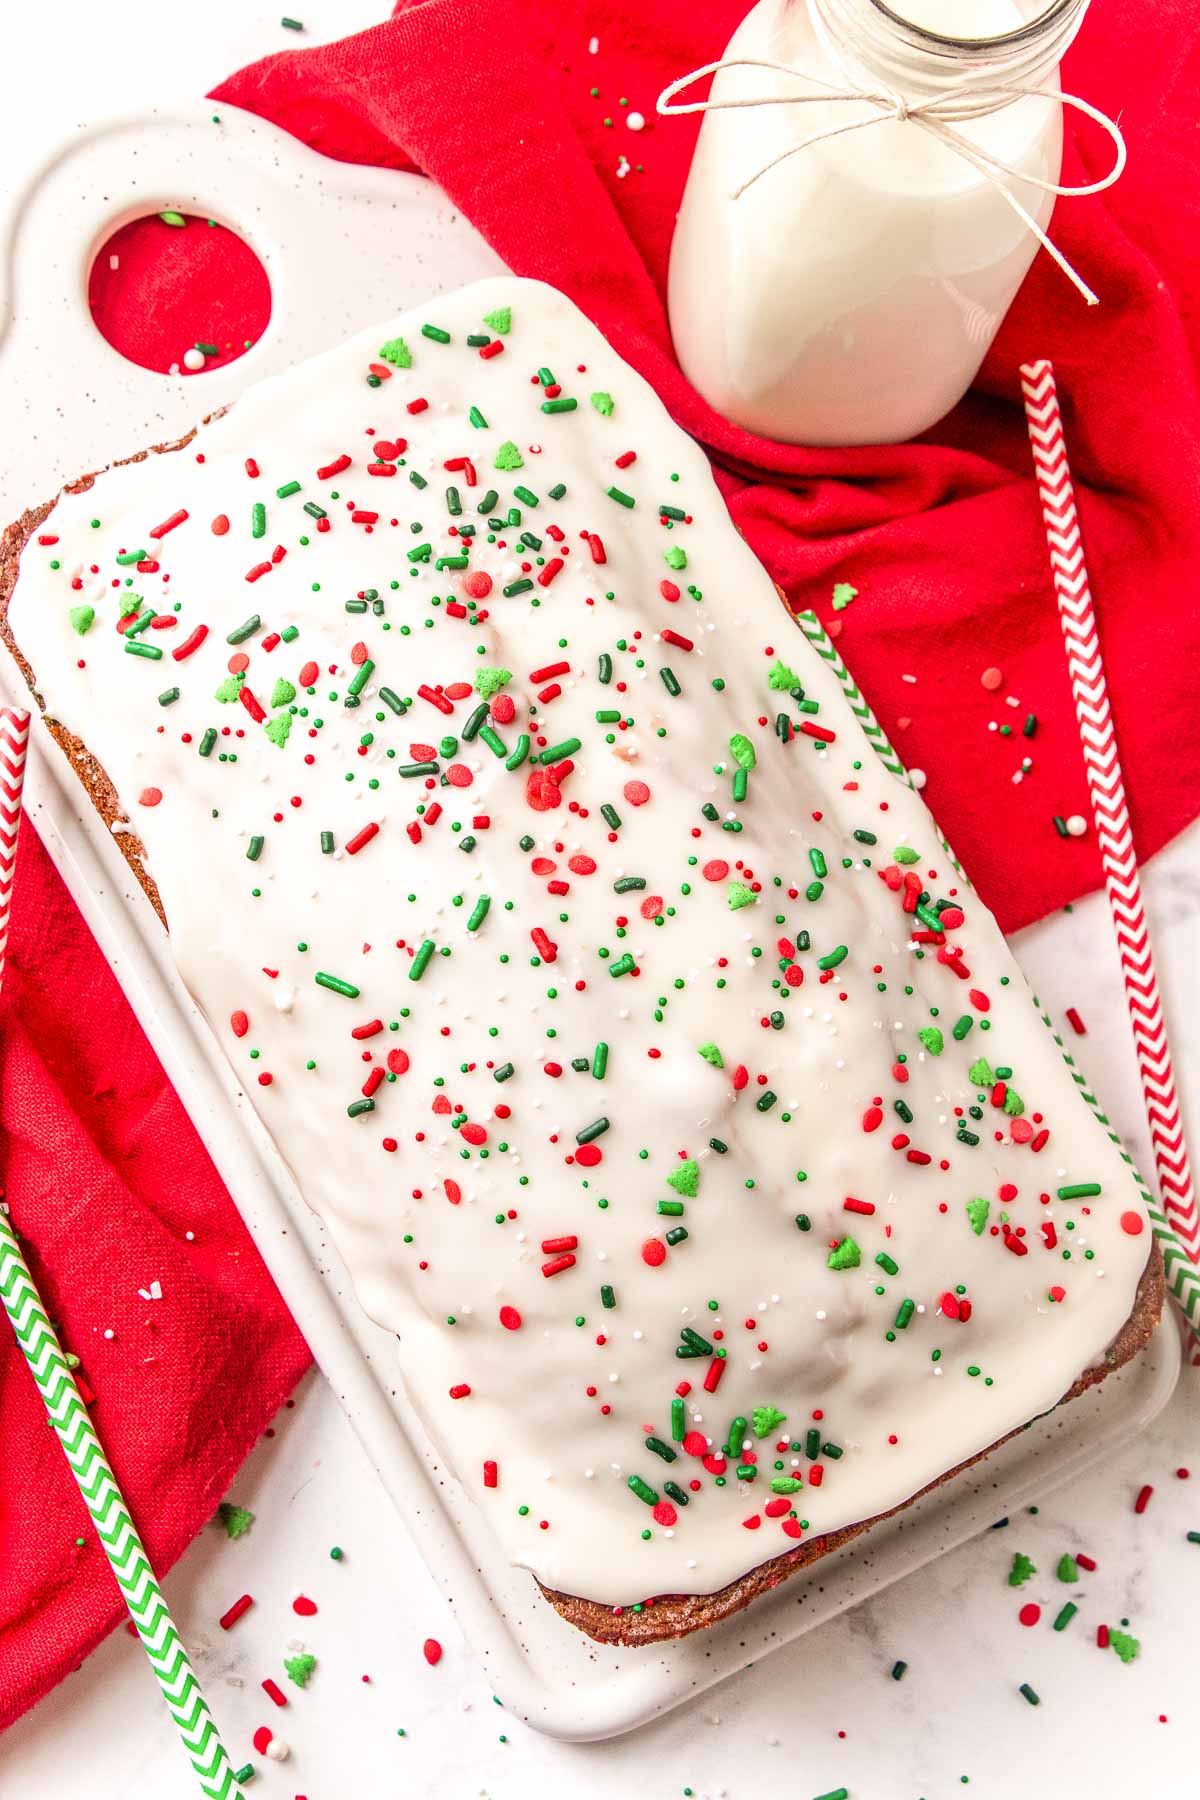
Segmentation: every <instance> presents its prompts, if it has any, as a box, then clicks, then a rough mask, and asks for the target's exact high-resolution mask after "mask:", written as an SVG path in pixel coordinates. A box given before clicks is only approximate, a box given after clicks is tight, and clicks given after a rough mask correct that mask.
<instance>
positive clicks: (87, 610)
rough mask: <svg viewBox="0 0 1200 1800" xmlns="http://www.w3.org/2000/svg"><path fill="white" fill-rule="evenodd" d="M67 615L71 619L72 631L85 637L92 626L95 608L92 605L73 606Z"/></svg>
mask: <svg viewBox="0 0 1200 1800" xmlns="http://www.w3.org/2000/svg"><path fill="white" fill-rule="evenodd" d="M67 617H68V618H69V619H70V621H71V629H72V631H77V632H78V633H79V635H80V637H85V636H86V635H87V633H88V632H89V631H90V630H91V628H92V622H93V620H94V619H95V617H96V609H95V607H94V606H73V607H72V608H71V610H70V612H69V613H68V615H67Z"/></svg>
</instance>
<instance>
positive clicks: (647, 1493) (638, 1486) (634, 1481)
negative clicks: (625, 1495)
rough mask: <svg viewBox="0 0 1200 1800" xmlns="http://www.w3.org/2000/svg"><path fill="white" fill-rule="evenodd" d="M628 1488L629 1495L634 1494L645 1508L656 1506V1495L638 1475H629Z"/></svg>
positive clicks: (648, 1484)
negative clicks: (643, 1502) (644, 1503)
mask: <svg viewBox="0 0 1200 1800" xmlns="http://www.w3.org/2000/svg"><path fill="white" fill-rule="evenodd" d="M628 1486H629V1491H630V1493H633V1494H636V1495H637V1497H638V1499H639V1500H644V1501H645V1502H646V1505H647V1506H657V1505H658V1495H657V1494H656V1493H655V1491H654V1489H653V1488H652V1487H651V1486H650V1483H649V1482H648V1481H643V1480H642V1478H641V1476H640V1475H631V1476H630V1477H629V1482H628Z"/></svg>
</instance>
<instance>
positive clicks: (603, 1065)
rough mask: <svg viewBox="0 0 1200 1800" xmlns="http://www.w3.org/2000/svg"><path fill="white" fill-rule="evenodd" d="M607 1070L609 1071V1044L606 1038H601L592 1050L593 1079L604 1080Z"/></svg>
mask: <svg viewBox="0 0 1200 1800" xmlns="http://www.w3.org/2000/svg"><path fill="white" fill-rule="evenodd" d="M607 1071H608V1045H607V1044H606V1043H605V1042H604V1040H603V1038H602V1039H601V1040H600V1042H599V1043H598V1044H597V1045H596V1048H595V1049H594V1050H593V1051H592V1078H593V1080H595V1081H603V1080H604V1077H605V1074H606V1073H607Z"/></svg>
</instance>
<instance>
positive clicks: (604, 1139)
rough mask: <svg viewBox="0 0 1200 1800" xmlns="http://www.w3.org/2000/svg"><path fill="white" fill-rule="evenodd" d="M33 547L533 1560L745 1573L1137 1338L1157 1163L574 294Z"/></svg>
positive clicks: (436, 316)
mask: <svg viewBox="0 0 1200 1800" xmlns="http://www.w3.org/2000/svg"><path fill="white" fill-rule="evenodd" d="M197 391H198V392H199V391H200V390H197ZM43 536H45V537H50V538H53V539H54V540H55V541H54V542H52V543H42V542H40V541H39V542H31V544H30V546H29V547H28V549H27V550H26V552H25V555H24V557H23V560H22V565H21V574H20V579H19V581H18V583H17V587H16V591H15V595H14V600H13V606H12V611H11V621H12V626H13V630H14V633H15V636H16V638H17V641H18V642H19V643H20V645H21V646H22V648H23V650H24V651H25V653H26V654H27V656H28V657H29V660H30V663H31V665H32V667H33V668H34V670H35V672H36V677H37V682H38V686H39V688H40V690H41V692H42V693H43V695H44V697H45V699H46V702H47V706H48V709H49V712H50V713H51V715H52V716H54V717H55V718H57V719H59V720H61V721H62V722H63V723H64V724H65V725H67V726H68V727H69V728H70V729H71V730H73V731H75V732H77V733H78V734H79V736H80V737H81V738H82V739H83V740H84V741H85V742H86V744H87V745H88V746H89V748H90V749H91V750H92V751H93V752H94V753H95V755H96V756H97V757H98V758H99V759H100V761H101V763H102V764H103V765H104V767H105V768H106V769H107V770H108V772H109V773H110V775H111V776H112V778H113V780H114V782H115V783H116V786H117V789H118V791H119V793H120V795H121V797H122V801H123V804H124V805H125V807H126V808H127V810H128V814H129V818H130V820H131V822H132V826H133V828H134V830H135V831H136V832H137V834H138V836H139V838H140V839H141V841H142V843H143V844H144V845H145V849H146V853H147V862H148V866H149V868H150V870H151V872H152V873H153V875H154V877H155V879H156V881H157V883H158V886H159V889H160V892H161V895H162V899H163V903H164V906H165V910H166V914H167V918H168V922H169V927H170V940H171V945H172V947H173V950H174V953H175V955H176V957H177V959H178V962H179V966H180V969H181V971H182V973H183V976H184V978H185V980H186V981H187V984H188V986H189V988H190V989H191V991H192V992H193V993H194V994H195V996H196V999H197V1001H198V1003H199V1004H200V1006H201V1008H202V1009H203V1011H204V1013H205V1014H206V1016H207V1018H208V1019H209V1021H210V1023H211V1025H212V1028H213V1031H214V1032H215V1034H216V1035H217V1037H218V1039H219V1041H220V1043H221V1045H222V1047H223V1048H224V1050H225V1051H226V1053H227V1054H228V1056H229V1057H230V1059H231V1061H232V1063H233V1066H234V1068H235V1069H236V1070H237V1072H238V1074H239V1076H240V1077H241V1079H242V1080H243V1081H244V1083H245V1085H246V1092H247V1094H248V1095H249V1097H250V1099H251V1100H252V1102H253V1104H254V1106H255V1108H256V1110H257V1111H258V1113H259V1114H260V1115H261V1117H262V1119H263V1121H264V1122H265V1124H266V1126H267V1128H268V1130H269V1132H270V1133H271V1135H272V1136H273V1138H274V1140H275V1142H276V1143H277V1145H278V1146H279V1149H280V1151H281V1153H282V1155H283V1156H284V1157H285V1158H286V1160H287V1162H288V1164H289V1165H290V1167H291V1169H292V1170H293V1172H294V1174H295V1176H296V1178H297V1181H298V1183H299V1185H300V1187H301V1189H302V1191H303V1193H304V1195H305V1197H306V1199H307V1200H308V1202H309V1203H310V1204H311V1205H312V1206H313V1207H314V1208H315V1209H316V1210H317V1211H318V1212H319V1213H320V1214H321V1216H322V1217H323V1218H324V1219H325V1220H326V1221H327V1222H328V1224H329V1227H330V1230H331V1232H332V1234H333V1237H334V1239H335V1240H336V1243H337V1246H338V1248H339V1250H340V1251H341V1253H342V1255H343V1256H344V1257H345V1259H346V1263H347V1265H348V1267H349V1270H350V1272H351V1275H352V1277H353V1279H354V1283H355V1286H356V1289H357V1293H358V1296H359V1298H360V1300H361V1302H362V1304H363V1306H364V1307H365V1308H366V1309H367V1310H368V1312H369V1313H370V1314H371V1315H372V1316H373V1317H374V1318H376V1319H377V1320H379V1321H380V1322H381V1323H382V1324H383V1325H385V1326H387V1327H389V1328H390V1329H392V1330H394V1331H395V1332H396V1333H397V1335H398V1337H399V1340H400V1342H399V1346H398V1350H397V1368H398V1370H399V1372H400V1373H401V1374H402V1376H403V1379H404V1381H405V1382H406V1384H407V1385H408V1388H409V1390H410V1392H411V1393H412V1395H413V1396H414V1398H415V1400H416V1402H417V1404H418V1405H419V1407H420V1410H421V1412H422V1414H423V1416H424V1418H425V1419H426V1420H427V1422H428V1426H429V1429H430V1432H431V1434H432V1437H433V1439H434V1441H435V1443H436V1446H437V1448H438V1451H439V1454H440V1455H441V1457H442V1458H443V1460H444V1461H445V1463H446V1464H448V1465H449V1467H450V1468H451V1469H452V1470H453V1471H454V1472H455V1474H456V1475H457V1477H458V1479H459V1480H460V1481H461V1482H462V1484H463V1485H464V1487H465V1489H466V1490H467V1491H468V1492H469V1493H470V1494H471V1495H472V1496H473V1497H474V1499H475V1500H476V1502H477V1503H478V1505H479V1506H480V1507H481V1508H482V1509H484V1511H485V1513H486V1515H487V1517H488V1518H489V1520H490V1521H491V1524H492V1526H493V1527H494V1529H495V1532H496V1535H497V1537H498V1538H499V1540H500V1541H501V1543H502V1544H503V1546H504V1550H505V1553H506V1554H507V1555H508V1556H510V1557H511V1558H512V1559H513V1560H515V1561H517V1562H520V1563H524V1564H526V1565H528V1566H529V1567H530V1568H532V1569H534V1570H535V1571H536V1572H537V1573H538V1575H539V1576H541V1577H542V1579H543V1580H545V1581H546V1582H547V1583H548V1584H549V1585H551V1586H553V1587H555V1588H560V1589H564V1590H566V1591H567V1592H571V1593H576V1594H581V1595H585V1596H588V1597H589V1598H593V1599H597V1600H601V1601H603V1602H606V1603H613V1604H623V1605H629V1604H631V1603H634V1602H636V1601H638V1600H639V1599H641V1598H642V1597H644V1596H649V1595H654V1594H661V1593H674V1592H683V1593H698V1592H710V1591H713V1590H715V1589H716V1588H718V1587H720V1586H722V1585H724V1584H725V1583H727V1582H729V1581H731V1580H733V1579H734V1578H736V1577H737V1576H739V1575H741V1574H743V1573H744V1572H745V1571H747V1570H748V1569H750V1568H752V1567H754V1566H756V1565H757V1564H759V1563H761V1562H763V1561H765V1560H766V1559H767V1558H769V1557H771V1556H773V1555H776V1554H778V1553H779V1552H781V1551H784V1550H787V1549H788V1548H790V1547H791V1546H792V1545H793V1544H795V1543H796V1542H797V1541H801V1542H803V1541H807V1540H809V1539H811V1538H812V1537H813V1536H815V1535H818V1534H821V1533H824V1532H827V1531H830V1530H833V1529H836V1528H838V1527H841V1526H844V1525H847V1524H850V1523H853V1522H856V1521H858V1520H860V1519H863V1518H867V1517H870V1516H872V1515H874V1514H876V1513H878V1512H880V1511H883V1510H885V1509H886V1508H888V1507H890V1506H893V1505H895V1504H897V1503H899V1502H901V1501H903V1500H905V1499H906V1498H908V1497H909V1496H911V1495H912V1494H913V1493H914V1492H915V1491H917V1490H918V1489H919V1488H920V1487H922V1486H923V1485H924V1484H925V1483H927V1482H929V1481H930V1480H932V1479H934V1478H935V1477H937V1476H938V1475H940V1474H942V1473H944V1472H945V1471H946V1470H948V1469H950V1468H952V1467H954V1466H955V1465H957V1464H958V1463H960V1462H962V1461H963V1460H964V1459H965V1458H967V1457H969V1456H971V1455H972V1454H973V1453H975V1452H977V1451H979V1450H981V1449H982V1448H984V1447H985V1446H987V1445H989V1444H991V1443H993V1442H994V1441H995V1440H996V1439H998V1438H1000V1437H1001V1436H1003V1434H1004V1433H1005V1432H1007V1431H1009V1430H1011V1429H1012V1428H1014V1427H1016V1426H1018V1425H1020V1424H1022V1423H1024V1422H1025V1421H1026V1420H1028V1419H1030V1418H1032V1417H1033V1416H1034V1415H1036V1414H1037V1413H1039V1412H1042V1411H1044V1410H1045V1409H1046V1408H1048V1407H1050V1406H1052V1405H1053V1404H1054V1403H1055V1401H1057V1400H1058V1399H1059V1397H1060V1396H1061V1395H1062V1394H1063V1393H1064V1392H1065V1391H1066V1389H1068V1388H1069V1387H1070V1386H1071V1384H1072V1383H1073V1382H1074V1381H1075V1379H1076V1378H1077V1377H1078V1376H1079V1375H1080V1373H1081V1372H1082V1371H1083V1370H1084V1369H1085V1368H1087V1367H1089V1366H1091V1365H1093V1364H1094V1363H1096V1362H1097V1361H1099V1360H1100V1359H1101V1358H1102V1356H1103V1353H1104V1351H1105V1348H1106V1346H1107V1345H1108V1344H1109V1343H1110V1342H1111V1341H1112V1339H1113V1338H1114V1337H1115V1335H1116V1334H1117V1332H1118V1330H1119V1329H1120V1327H1121V1325H1122V1323H1123V1322H1124V1320H1125V1319H1126V1317H1127V1315H1128V1314H1129V1312H1130V1310H1131V1307H1132V1304H1133V1299H1134V1293H1135V1288H1136V1284H1137V1281H1138V1277H1139V1275H1140V1273H1141V1270H1142V1268H1143V1266H1144V1263H1145V1260H1146V1254H1147V1248H1148V1244H1149V1236H1148V1232H1147V1230H1146V1229H1145V1217H1144V1213H1143V1210H1142V1206H1141V1202H1140V1200H1139V1198H1138V1193H1137V1189H1136V1185H1135V1182H1134V1180H1133V1177H1132V1175H1131V1173H1130V1171H1129V1169H1128V1167H1127V1166H1126V1164H1125V1163H1124V1162H1123V1160H1122V1158H1121V1155H1120V1153H1119V1152H1118V1150H1117V1149H1116V1148H1115V1147H1114V1146H1113V1144H1112V1143H1111V1142H1110V1141H1109V1139H1108V1137H1107V1135H1106V1133H1105V1131H1104V1130H1103V1128H1102V1127H1101V1126H1100V1125H1099V1124H1098V1123H1097V1121H1096V1120H1095V1118H1094V1117H1093V1116H1092V1114H1091V1113H1090V1111H1089V1109H1088V1107H1087V1106H1086V1104H1085V1103H1084V1102H1083V1100H1082V1099H1081V1098H1080V1096H1079V1094H1078V1092H1077V1091H1076V1089H1075V1087H1074V1084H1073V1082H1072V1080H1071V1077H1070V1074H1069V1073H1068V1071H1067V1070H1066V1069H1065V1067H1064V1065H1063V1063H1062V1061H1061V1058H1060V1055H1059V1052H1058V1050H1057V1049H1056V1047H1055V1044H1054V1042H1053V1040H1052V1038H1051V1036H1050V1034H1049V1033H1048V1032H1047V1031H1046V1030H1045V1029H1044V1027H1043V1026H1042V1024H1041V1023H1040V1021H1039V1019H1038V1016H1037V1011H1036V1008H1035V1005H1034V1003H1033V1000H1032V997H1031V995H1030V993H1029V990H1028V988H1027V987H1026V985H1025V983H1024V981H1023V979H1022V978H1021V976H1020V974H1019V972H1018V970H1017V967H1016V965H1015V963H1014V962H1013V959H1012V957H1011V955H1010V954H1009V951H1008V949H1007V948H1006V946H1005V944H1004V942H1003V940H1002V938H1001V936H1000V934H999V932H998V930H997V928H996V925H995V923H994V921H993V919H992V918H991V916H990V914H989V913H988V912H987V910H986V909H985V907H984V906H983V905H982V904H981V903H980V901H979V900H978V899H977V897H976V896H975V895H974V893H973V892H971V890H970V889H969V887H968V886H967V885H966V883H965V882H964V881H963V880H962V879H961V878H960V877H959V876H957V875H956V873H955V871H954V868H953V866H952V864H951V863H950V862H949V860H948V858H947V857H946V855H945V853H944V852H943V850H942V848H941V846H940V844H939V840H938V837H937V833H936V829H935V827H934V824H933V821H932V819H931V817H930V815H929V813H928V811H927V810H926V807H925V805H924V803H923V801H922V800H921V798H920V796H919V795H918V794H916V793H915V792H913V791H912V790H911V789H910V788H909V787H908V786H907V785H905V784H904V783H903V782H901V781H900V780H898V779H897V778H896V777H894V776H893V775H892V774H890V773H889V772H888V771H887V770H886V769H885V768H884V767H883V766H882V764H881V763H880V761H879V760H878V758H877V757H876V756H875V754H874V752H873V750H872V748H871V745H870V743H869V742H868V740H867V739H866V738H865V737H864V735H863V733H862V731H861V729H860V727H859V724H858V722H857V720H856V718H855V717H854V714H853V712H852V711H851V708H850V706H849V705H848V704H847V702H846V700H845V698H844V697H843V694H842V691H841V689H840V687H839V684H838V680H837V678H836V676H835V674H834V673H833V672H832V671H831V670H830V668H829V667H828V666H827V665H826V663H825V662H824V661H823V660H822V659H821V657H820V656H819V655H817V654H816V653H815V652H814V651H813V650H812V649H811V648H810V646H809V645H808V644H807V643H806V641H805V640H804V638H803V636H802V634H801V633H800V632H799V631H798V630H797V628H796V626H795V625H794V623H793V622H792V621H791V620H790V619H789V617H788V615H787V613H786V612H785V610H784V608H783V607H782V606H781V604H780V602H779V600H778V597H777V595H776V593H775V591H774V589H773V586H772V583H771V581H770V579H769V577H768V576H767V575H766V574H765V572H764V571H763V569H762V568H761V567H760V565H759V564H758V563H757V562H756V560H755V558H754V557H753V556H752V554H751V553H750V551H749V550H748V549H747V547H746V546H745V544H744V543H743V542H742V541H741V539H740V538H739V536H738V534H737V532H736V531H735V530H734V528H733V526H732V524H731V522H730V520H729V517H728V515H727V513H726V511H725V508H724V505H723V503H722V501H721V499H720V496H719V495H718V493H717V490H716V488H715V486H714V484H713V480H712V476H711V474H710V472H709V468H708V465H707V463H706V461H705V459H704V457H703V455H702V454H701V452H700V451H699V449H698V448H697V447H696V446H695V445H694V444H693V443H692V442H691V441H690V440H689V439H687V438H686V437H685V436H684V435H683V434H682V433H681V432H680V431H678V430H677V429H676V428H675V427H674V426H673V425H672V423H671V421H670V420H669V418H668V417H667V415H666V413H665V412H664V411H663V408H662V406H661V405H660V403H659V401H658V400H657V398H656V397H655V395H654V393H653V392H652V390H651V389H650V388H649V387H648V386H647V385H646V383H645V382H644V381H642V380H641V379H640V377H638V376H637V375H635V374H634V373H633V371H632V370H630V369H629V368H628V367H627V366H626V365H625V364H624V363H623V362H622V361H621V359H620V358H619V357H618V356H617V355H616V354H615V353H614V351H613V350H611V349H610V348H609V347H608V345H607V344H606V343H605V342H604V340H603V339H602V338H601V336H600V335H599V333H598V332H596V330H595V329H594V328H593V327H592V326H591V325H590V324H589V323H588V321H587V320H586V319H585V318H584V317H583V315H582V314H581V313H580V312H578V311H577V310H576V308H575V307H574V306H572V305H571V304H570V303H569V302H568V301H567V300H566V299H564V298H563V297H562V296H561V295H559V294H557V293H555V292H554V291H553V290H552V289H550V288H548V287H544V286H542V285H540V284H538V283H534V282H525V281H519V280H515V279H509V278H500V279H495V280H491V281H488V282H484V283H481V284H479V285H477V286H475V287H471V288H467V289H464V290H462V291H460V292H459V293H457V294H455V295H452V296H450V297H447V298H443V299H440V300H438V301H437V302H436V303H433V304H432V305H430V306H429V307H427V308H425V307H423V308H418V309H416V310H414V311H412V312H410V313H407V314H405V315H404V316H403V317H402V318H400V319H398V320H394V321H391V322H389V323H388V324H386V325H384V326H382V327H381V328H380V329H379V330H377V331H374V332H369V333H366V334H364V335H362V336H360V337H358V338H356V339H354V340H352V341H351V342H350V343H348V344H345V345H343V346H342V347H341V348H339V349H337V350H335V351H333V352H331V353H330V354H328V355H326V356H322V357H319V358H317V359H315V360H314V361H311V362H308V363H306V364H304V365H302V366H300V367H298V368H296V369H294V370H292V371H290V372H289V373H288V374H286V375H283V376H280V377H277V378H276V379H274V380H272V381H268V382H265V383H263V384H261V385H260V386H258V387H256V388H254V389H252V390H251V391H250V392H249V393H248V394H247V395H246V396H245V398H244V399H243V400H241V401H240V402H239V403H238V404H237V406H236V407H234V408H233V409H232V410H231V411H230V412H229V413H227V414H226V415H225V416H224V417H222V418H219V419H217V420H216V421H214V422H213V423H212V424H210V425H208V426H205V427H202V428H201V429H200V431H199V433H198V435H197V437H196V438H195V440H194V441H193V442H192V443H191V444H189V445H188V446H187V447H186V448H185V449H184V450H182V451H181V452H179V453H178V454H171V455H164V456H152V457H150V458H148V459H147V460H145V461H144V462H141V463H137V464H133V465H130V466H128V467H123V468H118V469H114V470H112V471H111V472H109V473H107V474H106V475H104V476H103V477H102V478H101V479H100V480H99V481H98V482H97V484H96V486H95V488H94V489H93V490H91V491H90V492H87V493H84V494H80V495H77V496H71V495H65V496H64V497H63V498H62V499H61V500H60V502H59V503H58V505H57V507H56V508H55V510H54V512H53V514H52V515H51V517H50V518H49V520H48V521H47V523H46V525H45V526H44V527H43ZM860 604H861V602H860ZM934 785H935V790H936V782H935V784H934Z"/></svg>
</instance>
